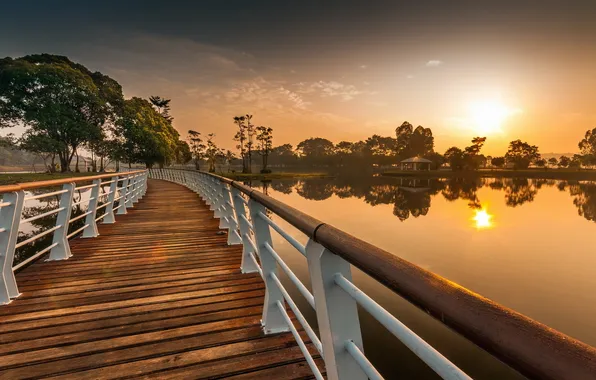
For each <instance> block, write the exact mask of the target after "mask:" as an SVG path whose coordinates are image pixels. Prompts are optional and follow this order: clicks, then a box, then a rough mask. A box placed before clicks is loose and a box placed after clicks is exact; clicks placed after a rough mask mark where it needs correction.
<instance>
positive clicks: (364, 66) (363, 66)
mask: <svg viewBox="0 0 596 380" xmlns="http://www.w3.org/2000/svg"><path fill="white" fill-rule="evenodd" d="M367 67H368V66H366V65H360V68H361V69H362V70H364V69H366V68H367Z"/></svg>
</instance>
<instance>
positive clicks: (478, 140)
mask: <svg viewBox="0 0 596 380" xmlns="http://www.w3.org/2000/svg"><path fill="white" fill-rule="evenodd" d="M485 142H486V137H474V138H473V139H472V145H470V146H468V147H466V148H465V149H464V153H463V160H464V167H465V168H466V169H471V170H476V169H478V167H479V166H481V165H482V162H486V158H485V157H484V156H482V155H480V150H481V149H482V147H483V146H484V143H485Z"/></svg>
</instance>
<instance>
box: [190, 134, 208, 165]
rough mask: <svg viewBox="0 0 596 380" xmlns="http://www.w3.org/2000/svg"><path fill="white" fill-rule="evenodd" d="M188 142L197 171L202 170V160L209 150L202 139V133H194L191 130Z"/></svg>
mask: <svg viewBox="0 0 596 380" xmlns="http://www.w3.org/2000/svg"><path fill="white" fill-rule="evenodd" d="M187 140H188V142H189V145H190V151H191V153H192V158H193V160H194V163H195V169H196V170H200V169H201V167H200V166H201V165H200V163H201V159H203V157H204V156H205V149H207V146H206V145H205V144H204V143H203V139H201V132H197V131H193V130H192V129H191V130H189V131H188V136H187Z"/></svg>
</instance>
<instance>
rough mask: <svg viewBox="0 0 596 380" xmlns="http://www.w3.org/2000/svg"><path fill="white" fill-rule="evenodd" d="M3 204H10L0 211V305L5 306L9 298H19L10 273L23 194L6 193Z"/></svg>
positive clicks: (23, 198) (14, 281)
mask: <svg viewBox="0 0 596 380" xmlns="http://www.w3.org/2000/svg"><path fill="white" fill-rule="evenodd" d="M2 201H3V202H6V203H10V205H8V206H4V207H2V209H0V228H2V229H4V231H3V232H0V255H1V257H0V258H1V259H2V262H1V264H2V268H0V269H2V272H1V275H2V278H1V283H0V304H7V303H9V302H10V300H11V298H16V297H18V296H19V289H18V287H17V281H16V279H15V277H14V273H13V271H12V263H13V261H14V252H15V245H16V243H17V238H18V236H19V225H20V222H21V213H22V211H23V204H24V203H25V192H24V191H22V190H20V191H16V192H13V193H6V194H4V197H3V199H2Z"/></svg>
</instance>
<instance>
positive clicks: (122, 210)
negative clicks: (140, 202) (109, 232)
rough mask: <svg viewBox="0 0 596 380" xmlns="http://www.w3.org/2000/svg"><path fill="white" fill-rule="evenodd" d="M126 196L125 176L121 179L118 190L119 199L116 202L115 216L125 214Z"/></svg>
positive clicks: (126, 181)
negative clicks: (116, 210)
mask: <svg viewBox="0 0 596 380" xmlns="http://www.w3.org/2000/svg"><path fill="white" fill-rule="evenodd" d="M127 194H128V176H127V175H126V174H125V176H124V178H122V187H121V188H120V199H119V200H118V212H117V213H116V215H124V214H126V195H127Z"/></svg>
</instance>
